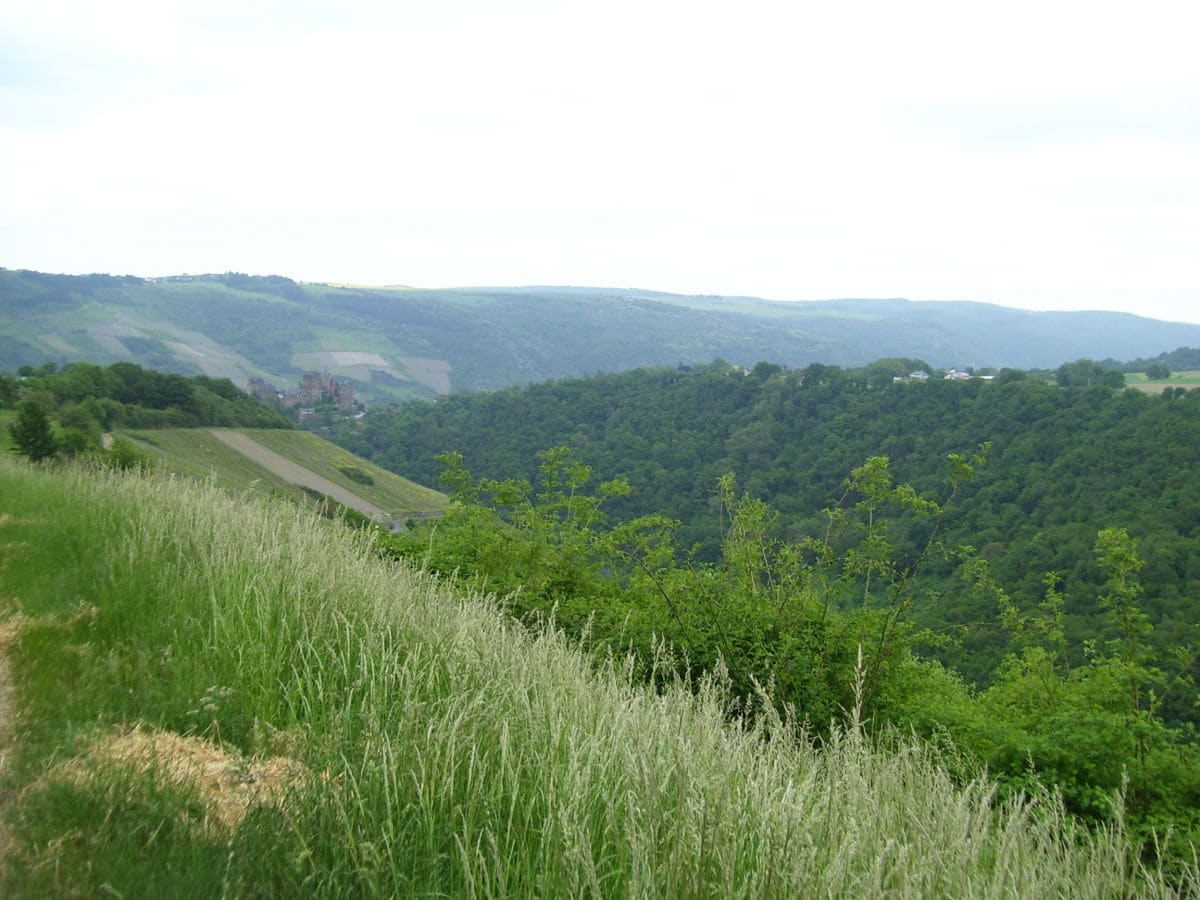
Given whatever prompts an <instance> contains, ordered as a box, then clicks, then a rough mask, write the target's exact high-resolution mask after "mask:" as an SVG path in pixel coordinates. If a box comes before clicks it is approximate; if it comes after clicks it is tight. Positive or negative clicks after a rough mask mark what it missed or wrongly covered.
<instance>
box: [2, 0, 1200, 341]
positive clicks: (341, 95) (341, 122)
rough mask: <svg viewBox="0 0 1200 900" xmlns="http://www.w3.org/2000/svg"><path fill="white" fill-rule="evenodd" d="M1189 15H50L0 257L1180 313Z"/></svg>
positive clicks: (528, 9) (13, 47)
mask: <svg viewBox="0 0 1200 900" xmlns="http://www.w3.org/2000/svg"><path fill="white" fill-rule="evenodd" d="M1197 35H1200V4H1198V3H1196V2H1195V0H1190V2H1177V3H1153V2H1145V0H1144V2H1142V3H1137V4H1135V3H1132V2H1128V0H1125V2H1121V3H1106V2H1099V0H1091V2H1087V3H1078V4H1077V3H1063V2H1055V0H1039V2H1028V3H1027V2H1023V0H1005V2H1002V3H986V4H985V3H977V2H972V0H954V2H945V3H933V2H925V0H905V2H886V3H854V2H845V3H838V2H829V0H823V2H820V3H809V2H796V0H793V2H758V0H740V2H733V0H726V2H722V3H706V2H701V0H686V2H675V0H636V2H627V0H590V2H573V0H496V2H484V0H391V2H379V3H370V2H367V3H355V2H349V3H347V2H342V3H338V4H336V5H335V4H332V3H330V4H324V3H306V2H298V0H285V2H265V3H256V2H253V0H234V2H224V0H217V2H214V0H206V2H189V3H183V4H179V3H172V2H163V0H149V2H137V3H130V2H122V0H113V2H105V3H96V2H86V3H57V2H54V0H35V2H27V0H6V2H5V4H4V12H3V15H2V16H0V265H2V266H5V267H8V268H28V269H37V270H41V271H49V272H72V273H84V272H97V271H98V272H113V273H133V274H138V275H144V276H154V275H167V274H180V273H201V272H224V271H231V270H232V271H242V272H250V273H259V274H280V275H288V276H291V277H293V278H296V279H300V280H314V281H336V282H355V283H363V284H410V285H416V286H421V287H445V286H457V285H479V284H497V285H518V284H578V285H602V286H616V287H640V288H650V289H656V290H664V291H676V292H683V293H709V294H717V293H721V294H753V295H758V296H765V297H769V298H772V299H778V300H805V299H821V298H836V297H908V298H910V299H914V300H941V299H969V300H981V301H987V302H993V303H1000V304H1003V305H1007V306H1020V307H1027V308H1038V309H1123V310H1128V311H1131V312H1136V313H1139V314H1143V315H1149V316H1153V317H1156V318H1163V319H1173V320H1178V321H1189V322H1200V49H1198V48H1197Z"/></svg>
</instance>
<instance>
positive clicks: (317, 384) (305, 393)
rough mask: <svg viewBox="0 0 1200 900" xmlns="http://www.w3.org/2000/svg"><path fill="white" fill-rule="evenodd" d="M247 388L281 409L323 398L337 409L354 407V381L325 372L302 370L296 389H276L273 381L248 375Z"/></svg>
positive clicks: (314, 401) (248, 391) (323, 400)
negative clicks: (339, 378) (341, 378)
mask: <svg viewBox="0 0 1200 900" xmlns="http://www.w3.org/2000/svg"><path fill="white" fill-rule="evenodd" d="M246 392H247V393H248V394H252V395H253V396H255V397H257V398H258V399H259V400H262V401H263V402H264V403H278V404H279V405H280V406H282V407H283V408H284V409H293V408H294V407H297V406H302V407H312V406H316V404H318V403H322V402H329V403H333V404H335V405H336V406H337V408H338V409H344V410H349V409H354V382H353V381H351V380H350V379H346V380H344V381H338V379H336V378H334V377H333V376H332V375H330V374H329V373H328V372H305V373H304V374H303V375H301V376H300V385H299V387H298V389H295V390H284V391H280V390H276V389H275V385H273V384H272V383H271V382H269V381H265V380H263V379H262V378H251V379H250V381H249V383H248V385H247V387H246Z"/></svg>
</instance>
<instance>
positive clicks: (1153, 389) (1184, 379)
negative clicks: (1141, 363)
mask: <svg viewBox="0 0 1200 900" xmlns="http://www.w3.org/2000/svg"><path fill="white" fill-rule="evenodd" d="M1125 384H1126V385H1127V386H1128V387H1131V388H1136V389H1137V390H1139V391H1145V392H1146V393H1148V394H1161V393H1162V392H1163V391H1165V390H1167V389H1168V388H1177V387H1181V388H1186V389H1188V390H1191V389H1192V388H1196V387H1200V372H1197V371H1190V372H1172V373H1171V375H1170V377H1169V378H1156V379H1155V380H1153V381H1151V380H1150V379H1149V378H1147V377H1146V373H1145V372H1127V373H1125Z"/></svg>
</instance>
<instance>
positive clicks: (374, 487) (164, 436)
mask: <svg viewBox="0 0 1200 900" xmlns="http://www.w3.org/2000/svg"><path fill="white" fill-rule="evenodd" d="M231 433H232V434H233V435H242V436H244V437H248V438H249V439H250V440H251V441H252V442H253V445H248V446H249V450H250V452H251V453H255V446H254V445H256V446H257V447H261V448H263V449H265V450H268V451H271V452H273V453H274V454H278V455H279V456H281V457H283V458H284V459H285V460H286V461H287V462H288V463H290V464H291V465H292V466H294V467H296V468H295V469H294V470H293V469H289V468H288V467H286V466H282V465H274V466H273V465H272V464H271V461H270V459H269V458H266V459H264V458H252V457H251V456H248V455H247V453H246V452H243V451H242V450H239V449H237V448H235V447H234V446H231V445H230V443H228V442H227V441H226V440H222V439H221V435H225V436H227V437H228V436H229V435H230V434H231ZM122 434H123V435H124V436H126V437H129V438H132V439H133V440H134V441H135V442H136V444H137V446H138V447H139V448H140V449H142V450H143V451H144V452H146V453H148V454H150V455H151V456H152V457H153V458H154V459H156V460H158V461H159V462H160V464H161V465H162V466H163V468H165V469H166V470H167V471H169V472H174V473H176V474H179V475H185V476H188V477H193V478H200V479H208V478H212V479H214V480H215V482H216V483H217V484H218V485H219V486H221V487H224V488H227V489H229V490H233V491H237V492H238V493H263V494H281V495H284V496H289V497H293V498H295V499H297V500H311V497H312V494H311V493H310V491H312V490H316V491H317V492H318V493H320V494H323V495H326V496H332V497H333V499H335V500H337V501H338V502H340V503H342V504H343V505H345V506H351V507H353V508H356V509H358V510H359V512H362V513H363V514H364V515H367V516H370V517H371V518H374V519H377V520H378V519H385V518H387V519H390V518H391V517H393V516H396V515H402V516H403V515H412V516H425V515H429V514H434V513H438V512H440V511H441V510H443V509H444V508H445V506H446V498H445V496H444V495H442V494H440V493H438V492H437V491H434V490H430V489H429V488H425V487H421V486H420V485H417V484H414V483H413V482H411V481H408V480H406V479H404V478H401V477H400V476H399V475H396V474H394V473H392V472H389V471H387V470H386V469H382V468H380V467H379V466H377V465H375V464H374V463H371V462H368V461H367V460H365V459H361V458H359V457H357V456H354V455H353V454H352V453H349V452H347V451H345V450H343V449H341V448H340V447H337V446H335V445H333V444H331V443H329V442H328V441H326V440H325V439H323V438H321V437H319V436H317V435H315V434H312V433H310V432H304V431H284V430H274V429H262V428H258V429H243V430H236V431H232V432H231V430H229V429H208V428H176V429H159V430H154V431H128V432H122ZM258 456H259V457H267V456H268V455H267V454H258ZM322 480H324V481H327V482H329V483H330V484H331V485H333V486H334V487H332V488H331V487H329V486H326V485H322V484H321V481H322ZM305 486H309V491H306V490H305ZM335 489H336V490H335ZM339 490H340V491H345V492H347V493H349V494H351V495H353V498H357V500H358V501H360V502H355V499H351V498H345V497H342V496H340V495H339V493H338V491H339Z"/></svg>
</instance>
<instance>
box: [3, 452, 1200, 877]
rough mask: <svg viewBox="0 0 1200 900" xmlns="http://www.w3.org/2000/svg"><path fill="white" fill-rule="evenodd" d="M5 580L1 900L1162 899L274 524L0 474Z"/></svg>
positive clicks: (1075, 854)
mask: <svg viewBox="0 0 1200 900" xmlns="http://www.w3.org/2000/svg"><path fill="white" fill-rule="evenodd" d="M0 558H3V560H4V565H3V566H0V598H4V599H3V606H4V608H3V613H2V614H0V616H2V617H3V625H4V628H3V634H4V641H3V648H4V652H5V653H6V655H7V657H8V659H9V661H10V663H11V667H12V670H13V680H14V684H15V691H16V696H15V698H14V700H15V706H16V707H17V708H19V709H21V710H22V711H23V713H22V720H21V728H20V731H19V742H18V744H17V746H16V747H15V749H14V751H13V752H12V753H11V754H10V755H9V759H10V760H11V765H10V766H9V768H8V771H7V772H6V774H5V775H4V784H3V785H0V788H2V789H4V790H5V795H6V796H7V797H8V800H7V802H6V803H5V804H4V805H3V808H2V809H0V814H2V815H3V816H4V818H5V820H6V822H7V823H8V825H9V827H10V829H11V832H12V841H11V842H8V846H7V856H8V858H7V859H6V860H5V861H4V863H5V864H4V865H3V866H2V867H0V873H2V874H0V893H4V894H5V895H6V896H28V897H33V896H93V895H97V894H99V893H106V894H113V895H117V896H218V895H220V896H250V895H254V896H306V897H326V896H328V897H334V896H337V897H345V896H463V897H466V896H490V897H506V896H513V897H516V896H522V897H525V896H544V897H582V896H614V897H682V896H686V897H697V898H704V897H714V898H716V897H721V898H724V897H812V896H820V897H841V896H844V897H863V896H897V897H932V896H953V897H1007V896H1011V897H1050V896H1088V897H1091V896H1094V897H1108V896H1164V897H1165V896H1169V895H1170V894H1171V890H1170V886H1169V885H1167V884H1165V883H1164V881H1163V880H1162V878H1161V877H1160V876H1159V875H1158V874H1157V873H1154V872H1145V871H1143V870H1141V869H1140V868H1139V867H1138V865H1137V863H1136V862H1134V861H1132V860H1133V857H1132V855H1131V853H1130V848H1129V846H1128V845H1127V844H1126V843H1125V842H1124V840H1123V838H1121V837H1120V836H1119V834H1113V833H1108V832H1104V833H1099V834H1095V835H1087V834H1082V833H1079V832H1078V831H1073V830H1072V828H1071V826H1070V825H1069V823H1068V822H1067V821H1066V820H1065V819H1064V818H1063V816H1062V813H1061V810H1060V808H1059V807H1058V806H1057V805H1056V804H1055V802H1054V801H1053V800H1052V799H1049V798H1042V799H1040V800H1039V801H1037V803H1036V804H1034V805H1033V806H1032V807H1020V808H1007V809H997V808H995V806H994V805H993V801H992V796H993V795H992V793H991V791H990V788H989V786H988V784H987V783H986V782H985V781H973V782H970V783H969V784H966V785H960V786H956V784H955V781H954V779H952V778H951V777H949V776H948V775H947V773H946V771H945V769H943V768H942V767H941V765H940V764H939V760H938V757H937V755H936V754H935V753H934V752H933V751H931V750H929V749H928V748H923V747H920V746H916V745H905V744H900V743H897V744H896V745H895V746H892V747H890V748H873V747H872V746H870V745H869V744H868V743H867V741H866V740H865V738H863V737H862V736H861V734H860V733H859V732H858V731H857V730H851V731H849V732H847V733H840V734H835V735H834V737H833V739H832V740H831V741H830V742H829V743H827V744H826V745H825V746H824V747H823V748H821V749H818V748H814V747H813V745H812V743H811V742H810V741H808V740H805V739H803V737H802V736H798V735H796V734H795V733H794V732H792V731H791V730H790V729H789V728H788V727H787V726H786V725H785V724H784V723H781V722H778V721H773V720H771V719H770V717H767V716H764V717H762V718H761V719H760V723H759V726H758V727H757V728H756V729H755V730H753V731H746V730H742V729H738V728H736V727H734V726H732V725H730V724H729V723H728V722H727V720H726V719H725V717H724V710H725V709H726V707H725V703H726V698H725V697H724V696H723V695H722V692H721V691H720V690H719V689H718V688H716V687H709V688H708V689H706V690H704V691H702V692H701V693H700V695H699V696H698V697H697V696H693V694H692V693H690V692H689V691H687V690H685V689H683V688H682V687H680V686H674V687H672V686H669V685H667V686H664V687H663V688H662V690H659V691H646V690H643V689H641V688H639V687H637V686H634V685H632V684H631V683H630V679H629V678H628V677H627V676H626V675H624V674H623V672H622V671H621V668H620V666H619V665H617V666H611V667H607V668H602V669H601V670H599V671H597V669H596V667H595V666H594V664H593V663H592V662H590V661H589V660H588V659H587V658H586V657H584V656H583V655H582V654H581V653H579V652H578V651H577V650H574V649H572V648H571V647H569V646H567V645H566V644H565V643H564V641H563V640H562V639H561V638H560V637H559V636H557V635H555V634H553V633H549V632H542V633H530V632H529V631H527V630H525V629H523V628H519V627H516V626H514V625H513V624H512V623H511V622H509V621H508V620H506V619H505V618H504V617H503V616H502V615H501V614H500V613H499V612H498V611H497V610H496V608H495V607H493V606H492V605H490V604H489V603H487V602H486V601H483V600H480V599H479V598H473V597H464V596H457V595H455V594H454V593H452V592H451V591H450V590H448V589H447V588H445V587H444V586H439V585H438V584H437V583H435V582H433V581H432V580H430V579H429V578H427V577H425V576H423V575H420V574H419V573H416V572H414V571H412V570H409V569H406V568H402V567H398V566H395V565H391V564H387V563H385V562H383V561H381V560H377V559H373V558H372V557H371V556H370V554H369V552H368V547H367V546H366V544H365V542H364V541H363V540H362V539H361V537H360V536H359V535H358V534H357V533H355V532H353V531H351V530H349V529H345V528H341V527H339V526H337V525H335V524H333V523H329V522H324V521H322V520H319V519H317V518H315V517H313V516H311V515H308V514H305V513H302V512H299V511H294V510H288V509H287V508H286V507H284V506H281V505H280V504H266V503H260V502H255V501H253V500H251V501H246V500H243V499H237V498H232V497H230V496H228V495H227V494H226V493H225V492H223V491H221V490H218V489H217V488H216V487H215V486H213V485H206V484H204V483H202V482H197V481H192V480H188V479H175V480H168V479H164V478H161V477H155V476H149V477H145V476H136V475H135V476H122V475H117V474H113V473H103V474H100V473H85V472H80V471H75V470H71V469H63V470H58V471H45V470H42V471H38V470H34V469H32V468H29V467H26V466H22V465H20V464H18V463H16V462H14V461H11V460H7V459H5V460H2V461H0ZM64 563H69V564H64ZM17 598H19V600H18V599H17ZM151 600H152V601H153V602H148V601H151ZM1181 878H1182V879H1183V881H1182V883H1181V884H1180V885H1179V886H1180V887H1181V888H1182V890H1183V892H1184V894H1185V895H1186V894H1188V893H1189V892H1194V891H1195V890H1196V889H1197V888H1198V887H1200V882H1198V881H1197V880H1196V876H1195V873H1194V872H1183V873H1181Z"/></svg>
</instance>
